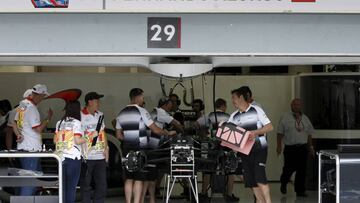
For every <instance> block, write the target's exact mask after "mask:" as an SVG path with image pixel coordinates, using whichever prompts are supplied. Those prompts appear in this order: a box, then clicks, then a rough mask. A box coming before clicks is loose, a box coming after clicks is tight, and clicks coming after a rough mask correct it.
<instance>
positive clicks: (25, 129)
mask: <svg viewBox="0 0 360 203" xmlns="http://www.w3.org/2000/svg"><path fill="white" fill-rule="evenodd" d="M15 121H16V125H17V128H18V129H19V132H20V134H21V135H22V136H23V138H24V139H23V141H22V142H20V143H18V144H17V149H18V150H25V151H41V145H42V140H41V134H40V133H38V132H36V131H35V130H34V129H35V128H37V127H39V126H40V125H41V121H40V113H39V111H38V109H37V107H36V105H35V104H34V103H33V102H32V101H31V100H29V99H24V100H23V101H21V102H20V105H19V106H18V108H17V109H16V114H15ZM20 164H21V167H22V168H23V169H26V170H38V171H40V170H41V167H40V161H39V158H20ZM34 192H35V187H22V188H21V189H20V195H33V193H34Z"/></svg>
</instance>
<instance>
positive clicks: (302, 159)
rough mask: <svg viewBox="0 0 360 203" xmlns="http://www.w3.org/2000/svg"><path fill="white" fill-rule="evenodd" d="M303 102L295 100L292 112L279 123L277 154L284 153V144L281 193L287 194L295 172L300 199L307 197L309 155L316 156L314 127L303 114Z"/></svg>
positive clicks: (296, 190)
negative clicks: (306, 181)
mask: <svg viewBox="0 0 360 203" xmlns="http://www.w3.org/2000/svg"><path fill="white" fill-rule="evenodd" d="M301 106H302V104H301V100H300V99H299V98H295V99H293V100H292V102H291V111H290V112H287V113H285V114H284V115H283V116H282V118H281V120H280V123H279V127H278V130H277V150H276V151H277V154H278V155H280V154H281V152H282V149H283V148H282V145H283V144H284V145H285V147H284V151H283V154H284V166H283V171H282V174H281V178H280V181H281V186H280V191H281V193H282V194H286V193H287V188H286V185H287V183H288V182H289V180H290V177H291V176H292V174H293V173H294V172H296V175H295V192H296V195H297V196H299V197H306V196H307V195H306V193H305V179H306V162H307V158H308V153H309V152H310V153H311V154H312V155H313V156H314V155H315V152H314V147H313V144H312V136H311V135H312V134H313V133H314V127H313V125H312V124H311V122H310V119H309V118H308V117H307V116H306V115H304V114H303V113H302V112H301Z"/></svg>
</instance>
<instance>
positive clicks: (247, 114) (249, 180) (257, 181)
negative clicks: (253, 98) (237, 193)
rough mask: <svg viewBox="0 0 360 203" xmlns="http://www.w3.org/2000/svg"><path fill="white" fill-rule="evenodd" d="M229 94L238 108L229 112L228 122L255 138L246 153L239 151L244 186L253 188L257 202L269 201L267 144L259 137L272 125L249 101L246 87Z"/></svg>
mask: <svg viewBox="0 0 360 203" xmlns="http://www.w3.org/2000/svg"><path fill="white" fill-rule="evenodd" d="M231 94H232V102H233V104H234V106H235V108H237V109H238V110H236V111H235V112H234V113H232V114H231V116H230V118H229V121H228V122H230V123H234V124H235V125H238V126H240V127H242V128H244V129H245V130H247V131H250V136H251V137H252V139H255V144H254V146H253V147H252V149H251V151H250V153H249V154H248V155H245V154H241V153H240V155H241V160H242V165H243V171H244V181H245V187H248V188H251V189H252V190H253V192H254V195H255V196H256V202H257V203H271V197H270V189H269V185H268V184H267V178H266V172H265V166H266V159H267V145H265V146H264V145H262V143H261V141H260V137H263V136H264V135H265V133H268V132H270V131H272V130H273V126H272V124H271V122H270V120H269V119H268V117H267V116H266V114H265V112H264V111H263V110H262V109H261V108H260V107H258V106H253V105H252V104H250V103H249V96H250V95H249V92H248V90H247V88H246V87H240V88H239V89H235V90H233V91H232V92H231Z"/></svg>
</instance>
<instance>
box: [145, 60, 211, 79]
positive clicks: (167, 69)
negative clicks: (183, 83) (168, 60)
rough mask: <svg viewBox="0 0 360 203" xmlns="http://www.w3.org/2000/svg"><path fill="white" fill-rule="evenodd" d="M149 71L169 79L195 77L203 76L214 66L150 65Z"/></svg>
mask: <svg viewBox="0 0 360 203" xmlns="http://www.w3.org/2000/svg"><path fill="white" fill-rule="evenodd" d="M149 69H150V70H151V71H153V72H156V73H159V74H161V75H165V76H168V77H182V78H186V77H193V76H197V75H201V74H203V73H206V72H208V71H210V70H212V69H213V65H212V64H204V63H202V64H198V63H196V64H193V63H192V64H163V63H161V64H150V65H149Z"/></svg>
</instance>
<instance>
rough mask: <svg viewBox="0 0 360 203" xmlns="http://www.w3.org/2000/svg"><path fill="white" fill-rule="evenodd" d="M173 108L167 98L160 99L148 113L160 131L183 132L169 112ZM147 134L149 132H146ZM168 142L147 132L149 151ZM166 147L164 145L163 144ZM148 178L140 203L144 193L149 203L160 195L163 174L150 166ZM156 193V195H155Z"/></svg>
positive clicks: (152, 157)
mask: <svg viewBox="0 0 360 203" xmlns="http://www.w3.org/2000/svg"><path fill="white" fill-rule="evenodd" d="M172 106H173V102H172V100H171V99H170V98H169V97H162V98H161V99H160V100H159V102H158V106H157V107H155V108H154V109H153V111H152V112H151V113H150V115H151V117H152V119H153V121H154V123H155V125H156V126H157V127H159V128H160V129H163V130H164V129H169V128H172V129H175V130H176V131H177V132H183V131H184V127H183V126H182V125H181V124H180V122H179V121H177V120H176V119H174V118H173V117H172V116H171V115H170V114H169V112H170V111H171V109H172ZM148 132H149V131H148ZM168 140H169V138H168V137H165V136H161V135H158V134H156V133H154V132H151V131H150V132H149V148H150V149H159V148H160V147H164V146H163V145H164V144H165V143H167V141H168ZM165 145H166V144H165ZM149 158H150V159H156V158H158V155H154V154H152V155H150V157H149ZM148 171H149V173H148V178H147V181H146V182H145V183H144V189H143V195H142V202H143V200H144V198H145V195H146V192H147V191H148V192H149V196H150V203H155V202H156V200H155V194H156V193H157V195H160V184H161V182H162V178H163V176H164V174H159V172H158V170H157V165H156V164H152V166H149V167H148ZM155 192H156V193H155Z"/></svg>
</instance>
